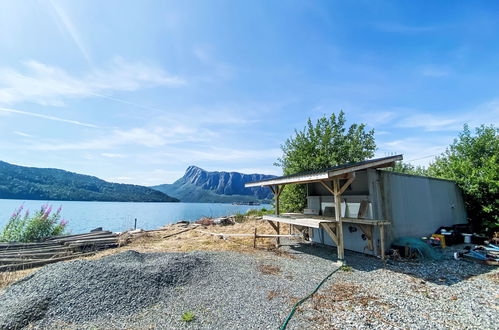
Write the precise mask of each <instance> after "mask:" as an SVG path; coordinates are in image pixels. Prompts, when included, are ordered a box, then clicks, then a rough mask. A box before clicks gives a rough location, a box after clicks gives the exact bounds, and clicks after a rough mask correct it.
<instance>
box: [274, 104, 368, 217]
mask: <svg viewBox="0 0 499 330" xmlns="http://www.w3.org/2000/svg"><path fill="white" fill-rule="evenodd" d="M281 149H282V152H283V155H282V157H281V158H279V159H278V161H277V162H276V163H275V165H276V166H280V167H282V170H283V173H284V175H290V174H296V173H299V172H304V171H312V170H318V169H322V168H327V167H332V166H336V165H339V164H344V163H349V162H358V161H362V160H365V159H367V158H371V157H373V156H374V151H375V150H376V143H375V140H374V130H370V131H366V125H365V124H360V125H359V124H352V125H350V127H347V126H346V118H345V113H344V112H343V111H340V113H339V114H338V115H336V114H334V113H333V114H332V115H331V116H330V117H329V118H328V117H326V116H324V117H322V118H319V119H318V120H317V122H316V123H315V124H314V123H312V120H310V119H308V122H307V126H306V127H305V128H304V129H303V130H302V131H298V130H295V135H294V136H292V137H290V138H289V139H287V140H286V142H285V143H284V144H283V145H282V146H281ZM305 197H306V189H305V186H304V185H289V186H288V187H286V188H285V189H284V190H283V192H282V194H281V198H280V201H281V206H282V210H283V211H286V212H295V211H302V210H303V208H304V207H305V205H306V200H305Z"/></svg>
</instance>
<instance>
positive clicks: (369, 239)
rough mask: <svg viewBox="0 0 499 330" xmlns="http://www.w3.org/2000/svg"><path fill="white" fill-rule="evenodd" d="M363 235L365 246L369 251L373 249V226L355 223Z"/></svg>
mask: <svg viewBox="0 0 499 330" xmlns="http://www.w3.org/2000/svg"><path fill="white" fill-rule="evenodd" d="M357 226H359V228H360V230H361V231H362V233H364V235H366V237H367V248H368V249H369V250H371V251H373V250H374V246H373V226H370V225H359V224H358V225H357Z"/></svg>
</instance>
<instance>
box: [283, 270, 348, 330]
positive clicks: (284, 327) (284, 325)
mask: <svg viewBox="0 0 499 330" xmlns="http://www.w3.org/2000/svg"><path fill="white" fill-rule="evenodd" d="M340 269H341V267H340V268H336V269H335V270H333V271H332V272H331V274H329V275H328V276H326V277H325V278H324V279H323V280H322V281H321V282H320V283H319V285H317V287H316V288H315V289H314V291H312V292H311V293H309V294H308V295H307V296H305V297H304V298H302V299H300V300H299V301H298V302H297V303H296V304H294V306H293V308H292V309H291V312H290V313H289V315H288V317H287V318H286V320H285V321H284V323H283V324H282V326H281V328H280V329H281V330H284V329H286V327H287V326H288V323H289V321H290V320H291V318H292V317H293V315H294V314H295V311H296V308H297V307H298V306H300V305H301V304H302V303H304V302H305V301H306V300H307V299H309V298H310V297H312V296H313V295H314V294H315V293H316V292H317V291H318V290H319V288H320V287H321V286H322V285H323V284H324V283H325V282H326V281H327V280H328V279H329V278H330V277H331V276H333V274H334V273H336V272H337V271H339V270H340Z"/></svg>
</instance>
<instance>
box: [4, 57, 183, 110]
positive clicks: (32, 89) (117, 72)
mask: <svg viewBox="0 0 499 330" xmlns="http://www.w3.org/2000/svg"><path fill="white" fill-rule="evenodd" d="M24 65H25V67H26V70H25V71H23V72H21V71H17V70H13V69H11V68H0V104H4V105H7V104H9V105H11V104H15V103H20V102H34V103H39V104H42V105H52V106H61V105H63V104H64V101H65V100H66V99H68V98H88V97H107V96H105V95H101V93H106V92H107V93H109V92H113V91H135V90H139V89H142V88H147V87H154V86H172V87H173V86H180V85H182V84H184V83H185V82H184V80H182V79H181V78H179V77H176V76H172V75H169V74H167V73H166V72H165V71H164V70H162V69H161V68H159V67H156V66H153V65H148V64H145V63H141V62H133V63H132V62H127V61H125V60H123V59H122V58H116V59H115V60H114V61H112V63H111V64H110V65H109V66H108V67H106V68H101V69H93V70H91V71H89V72H87V73H84V74H82V75H81V76H75V75H71V74H69V73H67V72H66V71H64V70H62V69H60V68H57V67H53V66H49V65H46V64H43V63H40V62H37V61H28V62H25V63H24Z"/></svg>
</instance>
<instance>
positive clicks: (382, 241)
mask: <svg viewBox="0 0 499 330" xmlns="http://www.w3.org/2000/svg"><path fill="white" fill-rule="evenodd" d="M379 241H380V249H381V260H385V225H380V226H379Z"/></svg>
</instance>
